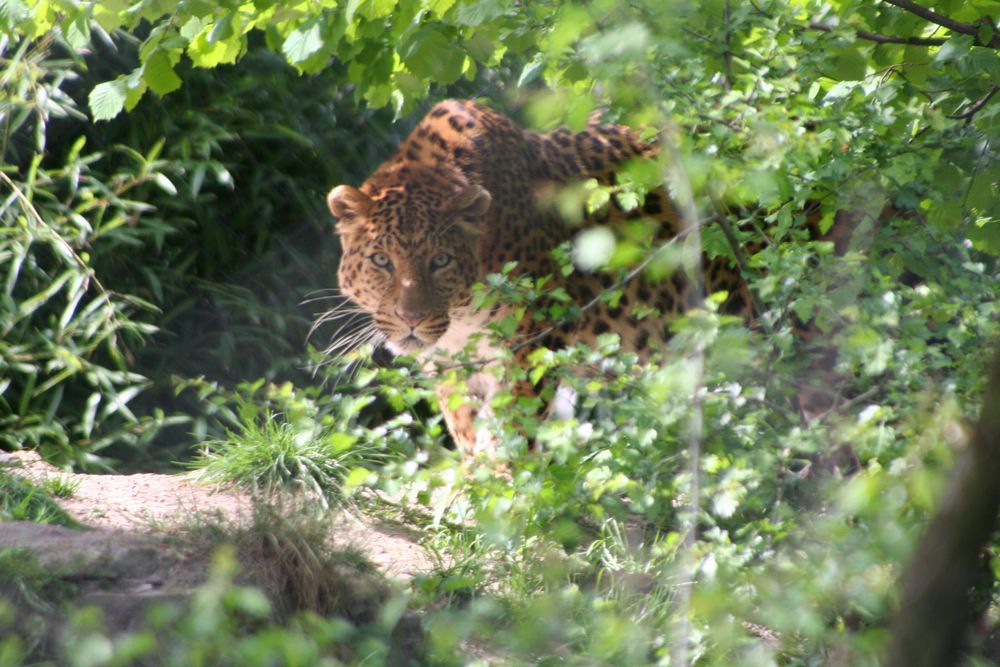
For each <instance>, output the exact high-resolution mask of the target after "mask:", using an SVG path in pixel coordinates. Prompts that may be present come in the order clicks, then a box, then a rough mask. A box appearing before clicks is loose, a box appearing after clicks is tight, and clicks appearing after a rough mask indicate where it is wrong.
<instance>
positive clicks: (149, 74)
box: [143, 50, 181, 95]
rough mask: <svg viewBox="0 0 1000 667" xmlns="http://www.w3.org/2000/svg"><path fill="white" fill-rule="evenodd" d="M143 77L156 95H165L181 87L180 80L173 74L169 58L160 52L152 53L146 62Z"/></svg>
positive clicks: (163, 52)
mask: <svg viewBox="0 0 1000 667" xmlns="http://www.w3.org/2000/svg"><path fill="white" fill-rule="evenodd" d="M143 77H144V78H145V79H146V83H147V84H149V87H150V88H152V89H153V92H154V93H156V94H157V95H166V94H168V93H172V92H174V91H175V90H177V89H178V88H180V87H181V79H180V77H179V76H177V74H175V73H174V67H173V63H171V62H170V56H169V55H168V54H167V53H166V52H165V51H162V50H157V51H154V52H153V54H152V55H151V56H150V57H149V60H147V61H146V64H145V65H144V66H143Z"/></svg>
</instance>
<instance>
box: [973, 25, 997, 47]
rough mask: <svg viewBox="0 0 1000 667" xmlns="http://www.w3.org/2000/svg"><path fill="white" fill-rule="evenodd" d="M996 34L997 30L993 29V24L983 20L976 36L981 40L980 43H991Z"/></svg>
mask: <svg viewBox="0 0 1000 667" xmlns="http://www.w3.org/2000/svg"><path fill="white" fill-rule="evenodd" d="M995 34H996V31H995V30H994V29H993V26H991V25H990V24H989V23H987V22H986V21H983V22H982V23H980V24H979V30H978V32H977V33H976V38H977V39H978V40H979V43H980V44H989V43H990V42H991V41H992V40H993V35H995Z"/></svg>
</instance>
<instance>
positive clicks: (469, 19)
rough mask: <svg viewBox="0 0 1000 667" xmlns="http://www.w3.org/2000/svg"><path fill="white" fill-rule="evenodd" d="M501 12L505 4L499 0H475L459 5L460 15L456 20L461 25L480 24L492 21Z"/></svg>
mask: <svg viewBox="0 0 1000 667" xmlns="http://www.w3.org/2000/svg"><path fill="white" fill-rule="evenodd" d="M501 14H503V6H502V5H501V4H500V1H499V0H474V2H465V3H462V4H461V5H459V6H458V17H457V18H456V20H455V22H456V23H458V24H459V25H467V26H478V25H482V24H483V23H486V22H487V21H492V20H493V19H495V18H497V17H498V16H500V15H501Z"/></svg>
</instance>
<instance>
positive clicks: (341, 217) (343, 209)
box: [326, 185, 372, 234]
mask: <svg viewBox="0 0 1000 667" xmlns="http://www.w3.org/2000/svg"><path fill="white" fill-rule="evenodd" d="M326 205H327V206H329V207H330V213H332V214H333V215H334V217H335V218H337V233H338V234H346V233H349V232H350V231H351V230H353V229H354V228H355V227H356V226H357V225H358V223H359V222H361V221H362V220H364V219H365V217H366V216H367V215H368V211H369V210H370V209H371V205H372V200H371V198H370V197H369V196H368V195H366V194H365V193H363V192H362V191H361V190H358V189H357V188H355V187H353V186H350V185H338V186H337V187H335V188H334V189H333V190H330V194H328V195H327V196H326Z"/></svg>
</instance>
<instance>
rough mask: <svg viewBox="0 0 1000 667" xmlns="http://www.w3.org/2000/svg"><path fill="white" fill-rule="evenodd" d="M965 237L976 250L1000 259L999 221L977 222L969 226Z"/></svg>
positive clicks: (988, 219)
mask: <svg viewBox="0 0 1000 667" xmlns="http://www.w3.org/2000/svg"><path fill="white" fill-rule="evenodd" d="M967 236H968V237H969V240H970V241H972V246H973V247H974V248H975V249H976V250H979V251H981V252H986V253H989V254H991V255H993V256H995V257H1000V220H993V219H992V218H983V219H981V220H977V221H976V223H975V224H973V225H969V227H968V231H967Z"/></svg>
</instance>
